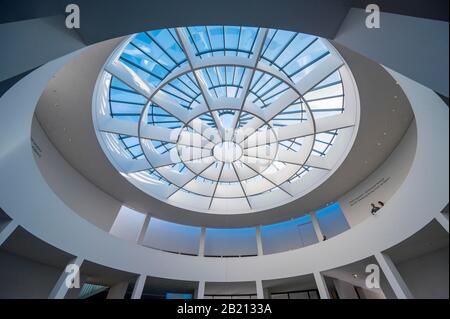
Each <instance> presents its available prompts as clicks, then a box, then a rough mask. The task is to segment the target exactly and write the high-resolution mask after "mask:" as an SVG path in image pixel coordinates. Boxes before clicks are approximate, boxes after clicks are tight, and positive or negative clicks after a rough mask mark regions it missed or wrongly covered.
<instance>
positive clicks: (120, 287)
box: [106, 281, 129, 299]
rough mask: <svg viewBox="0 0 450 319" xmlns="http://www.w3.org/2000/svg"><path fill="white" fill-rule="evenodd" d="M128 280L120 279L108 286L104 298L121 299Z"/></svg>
mask: <svg viewBox="0 0 450 319" xmlns="http://www.w3.org/2000/svg"><path fill="white" fill-rule="evenodd" d="M128 284H129V282H128V281H122V282H119V283H117V284H115V285H114V286H112V287H111V288H109V291H108V295H107V296H106V299H123V298H125V294H126V293H127V288H128Z"/></svg>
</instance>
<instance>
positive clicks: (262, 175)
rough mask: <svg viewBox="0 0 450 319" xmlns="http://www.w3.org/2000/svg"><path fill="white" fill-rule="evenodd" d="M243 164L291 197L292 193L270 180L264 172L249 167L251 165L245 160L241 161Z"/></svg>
mask: <svg viewBox="0 0 450 319" xmlns="http://www.w3.org/2000/svg"><path fill="white" fill-rule="evenodd" d="M242 163H243V164H244V165H245V166H247V167H248V168H250V169H251V170H252V171H254V172H255V173H256V174H257V175H259V176H261V177H262V178H263V179H265V180H266V181H268V182H269V183H271V184H272V185H273V186H275V187H277V188H279V189H281V190H282V191H283V192H285V193H286V194H288V195H289V196H291V197H293V195H292V194H291V193H289V192H288V191H287V190H285V189H284V188H282V187H281V185H278V184H277V183H275V182H274V181H272V180H271V179H270V178H268V177H266V176H265V175H264V174H262V173H260V172H258V171H257V170H256V169H254V168H253V167H251V165H248V164H247V163H245V162H242Z"/></svg>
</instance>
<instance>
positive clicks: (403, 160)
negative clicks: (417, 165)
mask: <svg viewBox="0 0 450 319" xmlns="http://www.w3.org/2000/svg"><path fill="white" fill-rule="evenodd" d="M416 143H417V127H416V123H415V121H413V122H412V123H411V125H410V127H409V129H408V130H407V132H406V133H405V135H404V137H403V139H402V140H401V142H400V143H399V145H398V146H397V147H396V148H395V149H394V151H393V152H392V153H391V155H390V156H389V157H388V158H387V159H386V161H385V162H384V163H383V164H382V165H381V166H380V167H379V168H378V169H377V170H376V171H375V172H373V173H372V174H371V175H370V176H369V177H368V178H367V179H365V180H364V181H363V182H362V183H361V184H359V185H358V186H356V187H355V188H354V189H353V190H351V191H350V192H348V193H347V194H346V195H344V196H343V197H342V198H340V199H339V203H340V204H341V208H342V211H343V212H344V215H345V217H346V218H347V221H348V223H349V224H350V226H351V227H353V226H355V225H357V224H359V223H360V222H362V221H363V220H365V219H366V218H368V217H370V216H371V213H370V203H376V202H377V201H379V200H381V201H383V202H384V203H385V204H388V203H389V199H390V198H391V197H392V196H393V195H394V194H395V192H396V191H397V189H399V188H400V187H401V185H402V183H403V182H404V180H405V178H406V176H407V175H408V172H409V170H410V168H411V164H412V162H413V160H414V156H415V153H416ZM358 198H360V199H359V200H357V199H358ZM381 212H382V210H381V211H380V213H381Z"/></svg>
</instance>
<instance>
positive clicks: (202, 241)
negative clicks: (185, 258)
mask: <svg viewBox="0 0 450 319" xmlns="http://www.w3.org/2000/svg"><path fill="white" fill-rule="evenodd" d="M205 240H206V227H205V226H202V232H201V234H200V244H199V247H198V255H199V256H200V257H203V256H205Z"/></svg>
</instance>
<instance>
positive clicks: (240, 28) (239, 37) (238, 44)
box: [233, 26, 242, 186]
mask: <svg viewBox="0 0 450 319" xmlns="http://www.w3.org/2000/svg"><path fill="white" fill-rule="evenodd" d="M241 33H242V26H240V27H239V35H238V42H237V50H236V56H238V54H239V46H240V45H241ZM235 70H236V69H235ZM233 79H234V76H233ZM241 186H242V185H241Z"/></svg>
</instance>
